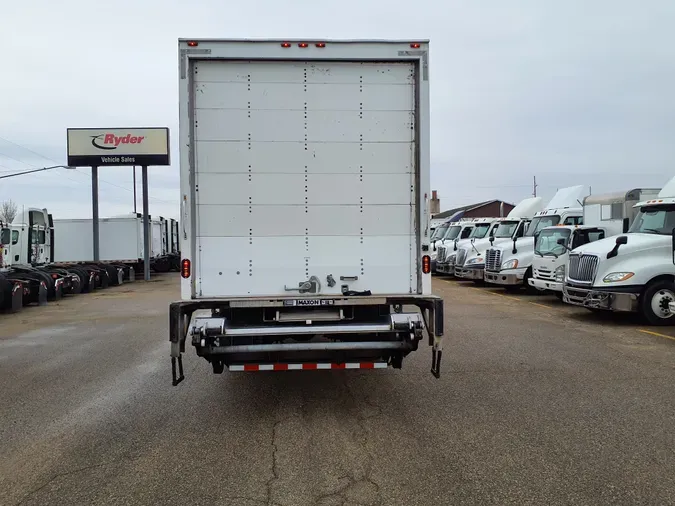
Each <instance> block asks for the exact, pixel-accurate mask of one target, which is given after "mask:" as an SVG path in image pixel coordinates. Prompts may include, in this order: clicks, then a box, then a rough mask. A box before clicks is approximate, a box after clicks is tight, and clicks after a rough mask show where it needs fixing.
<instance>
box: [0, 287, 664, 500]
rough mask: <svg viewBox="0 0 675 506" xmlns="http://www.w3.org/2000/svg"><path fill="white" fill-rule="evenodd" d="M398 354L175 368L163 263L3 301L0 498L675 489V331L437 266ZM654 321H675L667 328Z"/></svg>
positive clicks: (636, 494) (581, 496)
mask: <svg viewBox="0 0 675 506" xmlns="http://www.w3.org/2000/svg"><path fill="white" fill-rule="evenodd" d="M434 289H435V291H436V293H438V294H440V295H442V296H444V298H445V300H446V311H445V316H446V341H445V348H444V351H445V353H444V354H443V360H444V362H443V371H442V376H441V379H440V380H436V379H435V378H433V377H432V376H431V374H430V373H429V366H430V363H431V352H430V350H429V349H428V347H427V346H426V345H423V346H421V347H420V350H418V351H417V352H415V353H413V354H412V355H411V356H410V357H408V358H407V359H406V360H404V363H403V369H402V370H391V369H389V370H384V371H306V372H302V371H298V372H278V373H274V372H270V373H229V374H228V373H227V372H225V373H224V374H223V375H221V376H218V375H213V374H212V373H211V369H210V366H209V364H208V363H207V362H205V361H202V360H200V359H198V358H197V357H196V356H195V355H193V353H192V350H191V349H189V348H190V347H189V346H188V350H187V351H188V353H187V354H186V356H185V373H186V377H187V379H186V380H185V381H184V382H183V383H182V384H181V385H179V386H178V387H172V386H171V383H170V364H169V357H168V352H169V346H168V337H167V323H168V318H167V309H168V303H169V302H170V301H171V300H173V299H175V298H177V297H178V278H177V276H176V275H165V276H161V277H158V278H156V280H155V281H152V282H150V283H148V284H145V283H136V284H135V285H125V286H122V287H118V288H112V289H109V290H107V291H104V292H101V293H98V294H93V295H81V296H78V297H76V298H70V299H65V300H63V301H61V302H59V303H50V304H49V305H48V306H46V307H42V308H37V307H36V308H27V309H25V310H24V311H22V312H20V313H18V314H15V315H0V385H1V386H2V388H0V504H2V505H3V506H4V505H18V504H21V505H45V504H47V505H50V504H58V505H62V504H114V505H126V504H148V505H154V504H162V505H181V506H182V505H185V504H191V505H226V506H227V505H231V506H261V505H270V506H271V505H274V506H296V505H298V506H357V505H364V506H365V505H368V506H385V505H386V506H389V505H406V506H409V505H438V504H481V505H483V504H495V505H496V504H500V505H502V504H589V505H598V504H638V503H639V504H659V505H661V504H675V477H674V475H673V473H672V469H673V467H674V466H675V451H673V450H674V449H675V436H673V430H672V429H673V426H675V402H673V401H674V400H675V389H673V387H672V385H673V384H674V382H675V367H674V366H675V342H673V341H668V340H665V339H661V338H659V337H657V336H654V335H648V334H644V333H640V332H639V331H638V330H637V329H638V328H642V327H640V326H639V324H638V323H635V322H633V321H632V320H630V319H629V318H628V319H627V318H623V317H621V318H616V319H613V318H606V317H604V318H600V317H597V316H595V315H591V314H590V313H589V314H586V312H584V311H583V310H579V309H577V308H570V307H566V306H562V305H561V304H560V303H558V302H557V301H556V300H555V299H554V298H552V297H550V298H546V297H534V298H533V297H529V298H528V297H526V296H513V297H512V296H509V297H503V296H497V295H493V294H492V293H491V292H490V291H489V290H485V289H476V288H475V287H473V285H472V284H470V285H468V286H460V284H459V283H455V282H448V281H443V280H434ZM656 330H658V331H659V332H670V333H671V334H675V331H673V330H669V329H665V330H664V329H656Z"/></svg>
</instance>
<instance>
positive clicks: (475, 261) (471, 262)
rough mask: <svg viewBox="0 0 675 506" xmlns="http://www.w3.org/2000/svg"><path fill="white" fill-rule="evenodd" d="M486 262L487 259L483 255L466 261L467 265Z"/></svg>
mask: <svg viewBox="0 0 675 506" xmlns="http://www.w3.org/2000/svg"><path fill="white" fill-rule="evenodd" d="M484 263H485V259H484V258H483V257H476V258H472V259H471V260H468V261H467V262H466V265H476V264H484Z"/></svg>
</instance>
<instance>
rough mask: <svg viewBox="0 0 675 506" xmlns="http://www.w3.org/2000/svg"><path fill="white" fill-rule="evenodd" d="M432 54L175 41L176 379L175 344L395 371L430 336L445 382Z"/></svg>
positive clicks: (338, 45) (258, 363) (373, 46)
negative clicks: (435, 243)
mask: <svg viewBox="0 0 675 506" xmlns="http://www.w3.org/2000/svg"><path fill="white" fill-rule="evenodd" d="M428 50H429V46H428V43H427V42H425V41H420V42H417V41H413V42H411V41H406V42H400V41H337V40H328V41H326V40H261V41H252V40H245V41H244V40H213V39H210V40H180V41H179V55H180V62H179V64H180V65H179V68H180V79H179V102H180V104H179V105H180V108H179V118H180V123H179V125H180V126H179V138H180V140H179V145H180V187H181V192H180V193H181V198H180V205H181V220H180V221H181V224H180V239H181V254H182V260H181V277H182V280H181V300H179V301H176V302H174V303H172V304H171V305H170V308H169V324H170V325H169V340H170V343H171V362H172V370H173V384H174V385H176V384H178V383H180V381H182V379H183V377H184V376H183V368H182V353H184V351H185V343H186V341H187V342H189V343H190V344H191V345H192V346H193V347H194V349H195V351H196V353H197V355H198V356H200V357H203V358H204V359H206V360H207V361H208V362H210V364H211V366H212V368H213V372H214V373H222V372H223V370H224V368H226V367H227V368H228V369H229V370H230V371H278V370H289V369H293V370H296V369H297V370H315V369H379V368H386V367H388V366H393V367H394V368H400V367H401V365H402V361H403V358H404V357H405V356H406V355H408V354H409V353H410V352H412V351H414V350H416V349H417V347H418V344H419V342H420V341H421V340H422V339H423V338H428V342H429V344H430V345H432V346H433V352H432V365H431V371H432V373H433V374H434V375H435V376H437V377H438V375H439V373H440V362H441V338H442V334H443V304H442V299H441V298H439V297H436V296H434V295H432V293H431V258H430V253H431V251H430V232H429V220H430V215H429V200H430V198H429V197H430V178H429V69H428V66H427V65H428V63H427V62H428ZM410 305H413V306H417V307H418V308H419V309H420V310H421V312H417V311H410V310H408V309H407V308H408V307H410Z"/></svg>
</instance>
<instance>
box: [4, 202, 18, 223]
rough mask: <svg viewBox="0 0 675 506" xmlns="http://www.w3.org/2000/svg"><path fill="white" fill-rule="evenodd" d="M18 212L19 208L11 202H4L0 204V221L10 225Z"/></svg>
mask: <svg viewBox="0 0 675 506" xmlns="http://www.w3.org/2000/svg"><path fill="white" fill-rule="evenodd" d="M18 212H19V206H17V205H16V203H15V202H13V201H12V200H5V201H4V202H3V203H2V204H0V220H2V221H4V222H7V223H12V222H13V221H14V218H16V214H17V213H18Z"/></svg>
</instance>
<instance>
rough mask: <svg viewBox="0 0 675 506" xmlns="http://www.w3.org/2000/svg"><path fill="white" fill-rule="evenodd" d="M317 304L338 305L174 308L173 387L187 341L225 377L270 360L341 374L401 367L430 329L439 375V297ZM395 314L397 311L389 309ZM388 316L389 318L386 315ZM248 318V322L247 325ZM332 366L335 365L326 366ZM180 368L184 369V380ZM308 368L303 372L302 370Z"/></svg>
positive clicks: (203, 303)
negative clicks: (342, 371) (351, 370)
mask: <svg viewBox="0 0 675 506" xmlns="http://www.w3.org/2000/svg"><path fill="white" fill-rule="evenodd" d="M312 299H313V300H318V301H322V300H324V301H327V300H330V301H332V303H331V304H327V303H326V304H318V305H314V306H312V307H307V308H299V307H295V306H291V307H292V309H291V310H290V311H289V304H288V301H290V300H293V299H291V298H279V299H229V300H224V299H208V300H190V301H179V302H174V303H172V304H171V305H170V307H169V329H170V330H169V340H170V342H171V358H172V366H173V370H174V381H173V383H174V385H175V384H178V383H180V381H182V379H183V374H182V361H181V354H182V353H184V352H185V341H186V339H187V338H188V337H190V338H191V343H192V345H193V346H194V347H195V350H196V352H197V355H199V356H202V357H204V358H206V359H207V360H208V361H209V362H211V363H212V364H213V365H214V371H216V369H217V368H220V371H222V367H223V366H227V367H228V368H230V367H232V366H237V367H239V366H242V367H243V366H247V365H251V366H252V365H254V364H257V365H261V363H264V362H270V361H271V362H272V363H273V364H274V363H276V364H281V365H279V367H280V368H281V369H283V370H287V369H288V367H286V366H287V365H288V364H291V363H295V364H297V363H300V364H303V363H305V364H314V365H316V364H317V363H324V365H323V366H321V367H313V366H310V367H307V368H309V369H341V368H346V367H343V366H342V365H343V364H346V363H367V364H374V363H382V362H384V363H388V364H389V365H393V366H394V367H400V362H401V361H402V358H403V357H404V356H405V355H407V354H408V353H410V352H411V351H414V350H416V349H417V345H418V342H419V341H420V340H421V339H422V337H423V334H424V331H426V333H427V335H428V339H429V344H430V345H432V346H433V360H432V373H433V374H434V375H435V376H437V377H438V376H439V374H440V357H441V349H442V347H441V341H442V336H443V300H442V299H441V298H440V297H435V296H414V295H412V296H400V297H399V296H396V297H390V296H383V297H378V296H373V297H362V296H356V297H339V298H337V299H336V298H331V297H313V298H312ZM406 305H414V306H417V307H418V308H419V309H420V312H403V306H406ZM326 308H331V311H326ZM390 308H393V309H394V310H393V311H390ZM385 310H386V311H388V313H386V314H385V313H384V311H385ZM284 311H288V312H284ZM293 311H296V312H293ZM326 313H330V314H333V315H335V314H339V315H340V318H344V319H343V320H341V321H330V320H331V317H329V316H326ZM284 315H286V317H284ZM344 315H348V317H345V316H344ZM245 318H248V319H249V320H248V321H244V319H245ZM322 319H327V320H329V321H322ZM289 341H290V342H289ZM331 363H332V364H337V365H336V366H335V367H333V366H331V367H328V365H325V364H329V365H330V364H331ZM176 365H178V367H179V369H180V371H181V372H180V374H179V375H177V374H176ZM264 365H265V364H264ZM307 368H305V367H302V369H303V370H304V369H307ZM350 368H356V367H350ZM363 368H376V367H369V366H366V367H363ZM251 370H253V369H251ZM258 370H278V369H275V368H272V369H269V363H268V364H266V365H265V368H263V369H258ZM216 372H219V371H216Z"/></svg>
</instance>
